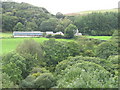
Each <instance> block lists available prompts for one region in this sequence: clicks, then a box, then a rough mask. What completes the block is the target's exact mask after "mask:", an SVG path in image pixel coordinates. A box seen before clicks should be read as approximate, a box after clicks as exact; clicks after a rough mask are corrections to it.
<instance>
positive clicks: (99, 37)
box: [86, 36, 112, 40]
mask: <svg viewBox="0 0 120 90" xmlns="http://www.w3.org/2000/svg"><path fill="white" fill-rule="evenodd" d="M86 37H88V38H94V39H100V40H109V39H110V38H111V37H112V36H86Z"/></svg>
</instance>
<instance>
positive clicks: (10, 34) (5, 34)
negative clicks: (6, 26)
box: [0, 33, 12, 37]
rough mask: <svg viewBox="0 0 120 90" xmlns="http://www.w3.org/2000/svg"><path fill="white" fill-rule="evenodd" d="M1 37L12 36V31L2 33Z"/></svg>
mask: <svg viewBox="0 0 120 90" xmlns="http://www.w3.org/2000/svg"><path fill="white" fill-rule="evenodd" d="M0 37H12V33H0Z"/></svg>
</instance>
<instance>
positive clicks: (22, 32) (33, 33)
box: [13, 29, 82, 37]
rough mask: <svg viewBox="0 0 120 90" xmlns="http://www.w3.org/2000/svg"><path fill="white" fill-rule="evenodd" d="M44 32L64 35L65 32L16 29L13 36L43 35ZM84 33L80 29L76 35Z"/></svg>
mask: <svg viewBox="0 0 120 90" xmlns="http://www.w3.org/2000/svg"><path fill="white" fill-rule="evenodd" d="M43 33H45V34H46V35H49V34H51V35H58V34H59V35H63V36H64V34H63V33H62V32H61V31H60V32H56V33H53V32H52V31H46V32H40V31H14V32H13V37H42V36H43ZM80 35H82V33H79V31H78V29H77V31H76V33H75V36H80Z"/></svg>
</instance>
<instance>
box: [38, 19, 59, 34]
mask: <svg viewBox="0 0 120 90" xmlns="http://www.w3.org/2000/svg"><path fill="white" fill-rule="evenodd" d="M57 23H58V20H57V19H56V18H50V19H48V20H46V21H43V22H42V23H41V25H40V27H41V31H43V32H46V31H53V32H55V28H56V26H57Z"/></svg>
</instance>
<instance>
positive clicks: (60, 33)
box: [55, 31, 64, 35]
mask: <svg viewBox="0 0 120 90" xmlns="http://www.w3.org/2000/svg"><path fill="white" fill-rule="evenodd" d="M56 34H59V35H64V34H63V33H62V32H61V31H60V32H56V33H55V35H56Z"/></svg>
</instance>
